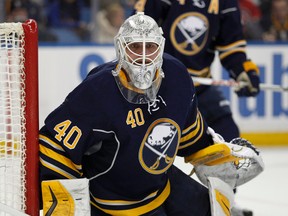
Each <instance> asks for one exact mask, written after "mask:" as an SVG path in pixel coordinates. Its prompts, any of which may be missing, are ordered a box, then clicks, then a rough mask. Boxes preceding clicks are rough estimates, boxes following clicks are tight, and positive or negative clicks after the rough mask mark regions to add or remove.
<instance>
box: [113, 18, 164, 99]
mask: <svg viewBox="0 0 288 216" xmlns="http://www.w3.org/2000/svg"><path fill="white" fill-rule="evenodd" d="M162 34H163V32H162V29H161V28H159V26H158V25H157V23H156V22H155V21H154V20H153V19H152V18H151V17H149V16H147V15H144V13H137V14H136V15H133V16H131V17H129V18H128V19H127V20H126V21H125V22H124V23H123V25H122V26H121V28H120V30H119V32H118V34H117V35H116V37H115V40H114V43H115V48H116V56H117V58H118V61H119V65H118V67H117V68H116V70H115V71H113V75H114V76H115V77H116V80H117V84H118V86H119V88H120V90H121V92H122V94H123V95H124V97H125V98H126V99H127V100H128V101H129V102H132V103H147V102H149V101H153V100H154V99H155V98H156V95H157V92H158V90H159V87H160V84H161V80H162V77H163V76H164V74H163V72H162V70H161V66H162V62H163V59H162V56H163V50H164V43H165V39H164V37H163V36H162ZM122 69H123V70H122Z"/></svg>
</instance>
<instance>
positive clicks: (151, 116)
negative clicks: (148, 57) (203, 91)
mask: <svg viewBox="0 0 288 216" xmlns="http://www.w3.org/2000/svg"><path fill="white" fill-rule="evenodd" d="M116 66H117V62H108V63H106V64H103V65H101V66H98V67H96V68H94V69H93V70H92V71H91V72H90V74H89V76H87V78H86V79H85V80H84V81H83V82H82V83H81V84H79V86H77V87H76V88H75V89H74V90H73V91H72V92H71V93H70V94H69V95H68V96H67V98H66V99H65V101H64V102H63V103H62V104H61V105H60V106H59V107H58V108H57V109H55V110H54V111H53V112H52V113H51V114H50V115H49V116H48V117H47V118H46V120H45V125H44V126H43V127H42V128H41V130H40V162H41V163H40V177H41V181H42V180H51V179H63V178H68V179H73V178H81V177H86V178H88V179H89V180H90V194H91V203H92V206H93V207H96V208H99V209H101V210H102V211H104V212H106V213H108V214H111V215H115V214H116V212H117V215H141V214H144V213H146V212H149V211H151V210H152V209H155V208H156V207H158V206H160V205H161V204H162V203H163V202H164V201H165V199H166V198H167V197H168V196H169V193H170V184H169V179H168V178H167V173H166V171H167V170H168V169H169V168H170V167H171V166H172V164H173V161H174V159H175V157H176V155H179V156H183V157H185V156H189V155H191V154H192V153H194V152H196V151H198V150H200V149H202V148H204V147H206V146H208V145H209V144H211V138H210V136H209V135H207V134H206V130H207V126H206V123H205V122H203V119H202V117H201V114H200V113H199V112H198V110H197V98H196V97H195V89H194V87H193V84H192V81H191V78H190V76H189V74H188V73H187V69H186V67H185V66H184V65H183V64H182V63H180V62H179V61H178V60H177V59H175V58H173V57H172V56H170V55H166V54H164V57H163V66H162V69H163V71H164V74H165V77H164V78H163V80H162V84H161V87H160V89H159V92H158V95H157V98H156V100H155V101H154V102H153V103H148V104H133V103H129V102H128V101H126V99H125V98H124V97H123V96H122V95H121V92H120V91H119V89H118V87H117V84H116V82H115V78H114V77H113V75H112V73H111V71H112V70H113V69H115V67H116Z"/></svg>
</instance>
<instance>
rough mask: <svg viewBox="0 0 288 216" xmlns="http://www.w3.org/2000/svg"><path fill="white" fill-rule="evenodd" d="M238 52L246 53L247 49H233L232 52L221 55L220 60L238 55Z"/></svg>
mask: <svg viewBox="0 0 288 216" xmlns="http://www.w3.org/2000/svg"><path fill="white" fill-rule="evenodd" d="M237 52H244V53H245V52H246V49H245V48H236V49H233V50H230V51H226V52H223V53H222V54H220V55H219V58H220V60H222V59H224V58H226V57H227V56H229V55H232V54H234V53H237Z"/></svg>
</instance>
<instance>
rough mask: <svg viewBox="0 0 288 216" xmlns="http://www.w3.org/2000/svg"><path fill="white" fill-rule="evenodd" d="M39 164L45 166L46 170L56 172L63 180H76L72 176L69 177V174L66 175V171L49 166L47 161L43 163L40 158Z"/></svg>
mask: <svg viewBox="0 0 288 216" xmlns="http://www.w3.org/2000/svg"><path fill="white" fill-rule="evenodd" d="M40 163H41V164H42V165H43V166H45V167H46V168H48V169H50V170H52V171H54V172H56V173H59V174H60V175H62V176H64V177H65V178H67V179H73V178H76V177H75V176H72V175H70V174H69V173H67V172H66V171H64V170H61V169H59V167H56V166H54V165H52V164H49V163H48V162H47V161H44V160H43V159H42V158H40Z"/></svg>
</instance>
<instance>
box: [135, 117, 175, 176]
mask: <svg viewBox="0 0 288 216" xmlns="http://www.w3.org/2000/svg"><path fill="white" fill-rule="evenodd" d="M179 140H180V128H179V126H178V125H177V124H176V122H174V121H173V120H171V119H158V120H156V121H155V122H153V123H152V124H151V125H150V127H149V128H148V130H147V132H146V135H145V137H144V139H143V141H142V143H141V147H140V149H139V161H140V164H141V166H142V167H143V168H144V169H145V170H146V171H147V172H149V173H153V174H161V173H163V172H165V171H166V170H167V169H168V168H169V167H170V166H171V165H172V164H173V161H174V158H175V156H176V153H177V148H178V145H179Z"/></svg>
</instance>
